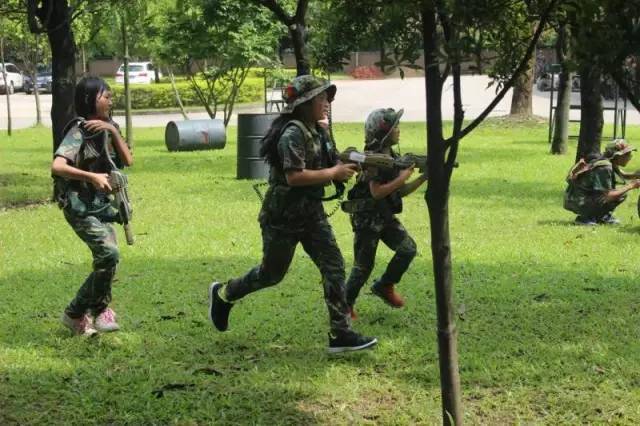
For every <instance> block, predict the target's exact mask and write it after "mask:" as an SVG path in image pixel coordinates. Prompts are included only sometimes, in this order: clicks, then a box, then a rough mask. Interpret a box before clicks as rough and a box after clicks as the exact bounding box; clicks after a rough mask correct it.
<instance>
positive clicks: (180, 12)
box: [157, 0, 281, 125]
mask: <svg viewBox="0 0 640 426" xmlns="http://www.w3.org/2000/svg"><path fill="white" fill-rule="evenodd" d="M280 31H281V29H279V28H278V26H277V24H275V23H273V22H272V21H271V20H270V16H269V15H267V11H265V10H262V9H261V8H259V7H257V6H255V5H252V4H244V3H240V2H236V1H231V0H191V1H181V2H180V4H178V5H177V6H176V8H174V9H172V10H171V11H170V12H169V13H168V16H167V23H166V26H165V27H164V28H163V29H162V32H161V38H162V45H161V46H158V51H157V55H158V57H160V58H161V59H162V60H163V61H164V62H165V63H167V64H172V67H173V68H175V69H179V70H182V71H184V72H185V73H186V74H187V76H188V79H189V81H190V83H191V86H192V88H193V90H194V93H196V95H197V97H198V99H199V100H200V103H201V105H203V106H204V107H205V108H206V109H207V112H208V113H209V115H210V116H211V117H212V118H214V117H215V116H216V114H217V112H218V108H219V106H220V107H221V108H222V112H223V119H224V122H225V125H226V124H227V123H228V122H229V120H230V118H231V112H232V110H233V105H234V103H235V102H236V97H237V94H238V89H239V88H240V87H241V86H242V84H243V82H244V80H245V78H246V77H247V75H248V72H249V70H250V68H251V67H254V66H256V65H259V64H262V65H268V64H270V63H271V57H272V56H273V53H274V52H275V45H276V42H277V38H278V35H279V34H280ZM196 77H198V78H196Z"/></svg>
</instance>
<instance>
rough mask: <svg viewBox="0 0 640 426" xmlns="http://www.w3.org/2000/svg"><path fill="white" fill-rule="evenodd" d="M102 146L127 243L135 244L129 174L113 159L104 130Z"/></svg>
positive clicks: (110, 184)
mask: <svg viewBox="0 0 640 426" xmlns="http://www.w3.org/2000/svg"><path fill="white" fill-rule="evenodd" d="M102 146H103V149H104V153H105V156H106V158H107V161H108V162H109V165H110V166H111V170H110V171H109V178H108V179H109V186H111V190H112V194H113V197H114V203H115V207H116V209H117V210H118V216H120V223H122V227H123V228H124V235H125V237H126V238H127V244H128V245H130V246H131V245H133V243H134V242H135V238H134V237H133V230H132V229H131V215H132V213H133V209H132V207H131V201H129V193H128V191H127V189H128V186H129V181H128V179H127V175H125V174H124V173H122V172H121V171H120V170H118V167H116V165H115V163H114V162H113V160H111V155H110V151H111V150H110V149H109V136H108V135H107V132H106V131H103V132H102Z"/></svg>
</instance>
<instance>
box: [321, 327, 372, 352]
mask: <svg viewBox="0 0 640 426" xmlns="http://www.w3.org/2000/svg"><path fill="white" fill-rule="evenodd" d="M376 343H378V339H376V338H375V337H366V336H362V335H360V334H358V333H356V332H355V331H353V330H348V331H344V332H342V333H340V334H336V335H335V336H334V335H332V334H331V333H329V349H328V350H329V353H330V354H337V353H340V352H347V351H360V350H362V349H368V348H371V347H373V346H374V345H375V344H376Z"/></svg>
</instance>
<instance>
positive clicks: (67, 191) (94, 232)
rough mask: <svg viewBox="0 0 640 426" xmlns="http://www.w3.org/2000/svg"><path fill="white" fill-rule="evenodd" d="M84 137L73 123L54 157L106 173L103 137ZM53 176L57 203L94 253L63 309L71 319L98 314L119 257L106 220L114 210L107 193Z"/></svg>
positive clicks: (114, 157)
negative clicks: (88, 269) (89, 267)
mask: <svg viewBox="0 0 640 426" xmlns="http://www.w3.org/2000/svg"><path fill="white" fill-rule="evenodd" d="M112 124H114V125H115V123H112ZM107 134H108V136H109V139H108V143H109V144H111V139H110V136H111V135H110V134H109V133H108V132H107ZM85 136H86V135H83V131H81V130H80V128H79V127H78V126H77V125H74V126H73V127H71V129H70V130H69V131H68V132H67V133H66V135H65V137H64V139H63V141H62V143H61V144H60V146H59V147H58V149H57V150H56V152H55V156H56V157H58V156H59V157H63V158H65V159H66V160H67V162H68V163H69V164H70V165H72V166H73V167H75V168H78V169H81V170H85V171H90V172H92V173H107V172H108V171H109V170H111V167H112V166H111V165H110V164H109V163H108V160H106V158H105V154H104V151H103V143H104V140H103V138H102V137H101V136H100V137H97V138H89V137H85ZM110 153H111V158H112V161H113V162H114V163H115V165H116V166H117V167H121V166H122V163H121V161H120V159H119V158H118V156H117V154H116V152H115V150H114V149H113V148H112V149H111V150H110ZM54 179H55V183H56V194H57V199H58V204H59V205H60V207H61V208H62V211H63V213H64V217H65V219H66V220H67V222H68V223H69V225H70V226H71V228H72V229H73V230H74V231H75V233H76V234H77V235H78V237H80V239H81V240H82V241H84V242H85V243H86V244H87V246H88V247H89V249H90V250H91V253H92V255H93V272H91V274H89V276H88V277H87V279H86V280H85V282H84V283H83V284H82V287H80V289H79V290H78V293H77V294H76V297H75V298H74V299H73V300H72V301H71V303H70V304H69V305H68V306H67V308H66V309H65V312H66V313H67V315H69V316H70V317H72V318H79V317H81V316H82V315H84V314H85V313H86V312H87V311H90V312H91V313H93V314H94V315H97V314H99V313H100V312H102V311H103V310H105V309H106V308H107V306H108V305H109V303H110V302H111V283H112V281H113V276H114V274H115V271H116V265H117V264H118V260H119V257H120V256H119V250H118V244H117V242H116V233H115V230H114V228H113V226H112V225H111V224H110V223H109V222H114V221H116V220H117V218H118V216H117V211H116V210H115V209H114V208H113V207H112V206H111V204H110V200H109V198H108V195H107V194H105V193H102V192H98V191H97V190H96V189H95V188H94V187H93V185H91V184H90V183H87V182H82V181H78V180H68V179H64V178H61V177H57V176H56V177H55V178H54Z"/></svg>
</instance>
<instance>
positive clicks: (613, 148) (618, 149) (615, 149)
mask: <svg viewBox="0 0 640 426" xmlns="http://www.w3.org/2000/svg"><path fill="white" fill-rule="evenodd" d="M631 151H637V150H636V148H634V147H632V146H631V145H629V144H628V143H627V142H626V141H625V140H624V139H616V140H614V141H613V142H609V143H608V144H607V146H606V148H605V150H604V156H605V157H606V158H608V159H610V160H611V159H613V158H615V157H619V156H621V155H625V154H626V153H628V152H631Z"/></svg>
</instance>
